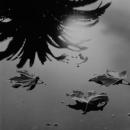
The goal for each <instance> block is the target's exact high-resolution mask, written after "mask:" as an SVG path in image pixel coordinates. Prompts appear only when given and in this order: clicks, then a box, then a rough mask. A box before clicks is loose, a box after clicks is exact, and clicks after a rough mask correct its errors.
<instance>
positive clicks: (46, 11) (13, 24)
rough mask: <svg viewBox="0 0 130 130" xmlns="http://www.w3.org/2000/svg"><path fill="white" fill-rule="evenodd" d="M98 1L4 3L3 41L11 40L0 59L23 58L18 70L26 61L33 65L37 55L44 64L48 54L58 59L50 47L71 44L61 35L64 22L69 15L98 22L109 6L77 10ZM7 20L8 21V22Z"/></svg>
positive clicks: (0, 32)
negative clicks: (60, 36)
mask: <svg viewBox="0 0 130 130" xmlns="http://www.w3.org/2000/svg"><path fill="white" fill-rule="evenodd" d="M96 1H98V0H83V1H80V0H79V1H71V0H51V1H49V0H46V1H43V0H37V1H31V0H22V1H16V0H12V1H10V0H4V3H2V4H1V5H2V6H0V41H4V40H6V39H7V38H9V37H11V38H12V40H11V41H10V43H9V45H8V47H7V49H6V50H5V51H1V52H0V60H2V59H5V58H7V60H15V59H17V58H19V59H20V62H19V63H18V65H17V67H22V66H23V65H24V64H25V63H26V61H27V60H29V61H30V66H32V65H33V63H34V60H35V55H36V54H37V55H38V58H39V59H40V61H41V63H42V64H44V62H45V61H46V59H47V58H48V54H49V55H51V56H52V57H54V58H55V59H59V57H55V56H54V54H53V53H52V52H51V50H50V49H49V47H48V44H50V45H52V46H54V47H56V48H67V47H68V44H65V42H64V41H63V40H62V39H60V38H59V37H58V36H59V35H60V34H59V32H60V31H61V30H62V29H63V27H62V26H60V25H61V24H62V22H63V19H64V18H66V17H67V16H68V15H71V14H77V15H84V16H86V19H88V20H95V21H98V17H99V16H100V15H101V14H103V13H104V12H105V10H106V8H108V7H109V5H110V3H107V4H105V5H104V6H101V4H102V3H101V4H100V5H99V7H98V8H96V9H94V10H91V11H81V10H80V11H79V10H75V9H74V7H79V6H84V5H88V4H91V3H95V2H96ZM7 19H8V20H7Z"/></svg>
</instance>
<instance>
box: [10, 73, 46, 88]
mask: <svg viewBox="0 0 130 130" xmlns="http://www.w3.org/2000/svg"><path fill="white" fill-rule="evenodd" d="M17 72H18V73H19V74H20V76H14V77H12V78H10V79H9V80H10V81H11V83H12V87H13V88H19V87H24V88H28V89H27V90H33V89H34V88H35V87H36V85H37V84H43V83H44V82H42V81H40V78H39V76H35V75H32V74H29V72H27V71H17Z"/></svg>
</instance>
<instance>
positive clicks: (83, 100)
mask: <svg viewBox="0 0 130 130" xmlns="http://www.w3.org/2000/svg"><path fill="white" fill-rule="evenodd" d="M72 95H73V93H72V94H70V97H71V98H72V99H73V100H74V101H75V102H76V104H69V105H67V106H68V107H69V108H72V109H75V110H82V111H83V113H82V114H86V113H87V112H89V111H98V110H101V111H102V110H103V109H104V107H105V106H106V105H107V103H108V101H109V98H108V96H107V94H106V93H100V94H97V93H96V92H95V91H91V92H88V93H87V95H82V97H79V96H77V95H75V96H72Z"/></svg>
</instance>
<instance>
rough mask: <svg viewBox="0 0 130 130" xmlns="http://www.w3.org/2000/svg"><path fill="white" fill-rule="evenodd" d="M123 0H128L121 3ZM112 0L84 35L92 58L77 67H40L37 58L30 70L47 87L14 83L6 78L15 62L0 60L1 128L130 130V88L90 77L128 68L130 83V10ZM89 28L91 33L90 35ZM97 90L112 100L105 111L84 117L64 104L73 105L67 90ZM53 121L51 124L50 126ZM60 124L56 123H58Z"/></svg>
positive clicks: (57, 64) (13, 71) (58, 64)
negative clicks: (13, 85) (100, 82)
mask: <svg viewBox="0 0 130 130" xmlns="http://www.w3.org/2000/svg"><path fill="white" fill-rule="evenodd" d="M123 2H124V3H123ZM123 2H122V1H121V0H114V1H113V4H112V6H111V7H110V8H109V9H108V11H107V12H106V14H105V15H104V16H103V17H102V18H101V21H100V22H99V23H98V25H96V26H95V27H93V29H92V30H91V29H90V30H89V31H88V30H87V31H86V36H87V37H88V38H90V39H92V40H90V41H89V42H87V43H86V45H87V47H88V49H87V50H85V52H84V54H85V55H87V57H88V61H87V62H86V63H84V64H82V65H81V66H80V67H79V68H77V67H76V66H75V64H73V63H72V64H71V63H70V64H65V63H62V62H57V61H55V60H53V61H52V62H50V61H47V62H46V63H45V65H43V66H42V65H41V64H40V62H39V61H38V60H36V62H35V65H34V66H33V67H32V68H28V65H26V66H25V67H24V69H28V70H29V72H35V73H36V75H39V76H40V78H41V79H42V80H43V81H45V82H46V83H47V84H48V86H47V87H43V86H37V87H36V88H35V89H34V90H33V91H28V92H27V91H26V90H25V89H23V88H19V89H14V88H11V87H10V84H9V81H8V79H9V78H10V77H11V76H13V75H15V74H16V68H15V64H16V63H15V62H14V63H13V62H5V61H3V62H1V64H0V74H1V76H0V95H1V96H0V114H1V116H0V118H1V122H0V123H1V124H0V125H1V128H2V129H1V130H50V129H53V130H129V129H130V117H129V116H128V113H130V86H125V85H119V86H110V87H107V88H106V87H104V86H102V87H100V85H97V84H95V83H89V82H88V80H89V78H91V77H92V76H93V75H94V74H102V73H104V72H105V71H106V69H111V70H115V71H122V70H127V72H128V81H130V37H129V34H130V25H129V21H130V13H129V12H130V10H129V8H126V7H128V6H127V5H128V4H130V2H128V1H127V0H124V1H123ZM88 32H89V33H88ZM73 90H81V91H83V92H87V91H90V90H96V91H97V92H106V93H107V95H108V96H109V103H108V105H107V106H106V107H105V108H104V110H103V111H91V112H89V113H87V114H86V115H82V114H81V111H80V110H79V111H76V110H73V109H70V108H68V107H66V104H68V103H74V102H73V101H72V100H71V99H68V98H67V97H66V95H65V94H66V93H67V92H71V91H73ZM48 123H49V124H50V125H47V124H48ZM55 124H58V125H55Z"/></svg>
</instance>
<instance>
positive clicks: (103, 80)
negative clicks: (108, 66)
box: [89, 70, 130, 87]
mask: <svg viewBox="0 0 130 130" xmlns="http://www.w3.org/2000/svg"><path fill="white" fill-rule="evenodd" d="M126 77H127V72H126V71H122V72H116V71H110V70H107V71H106V73H105V74H101V75H98V76H95V77H93V78H91V79H89V81H90V82H95V83H98V84H100V85H104V86H106V87H109V86H110V85H119V84H124V85H130V83H129V82H128V81H127V80H126Z"/></svg>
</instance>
